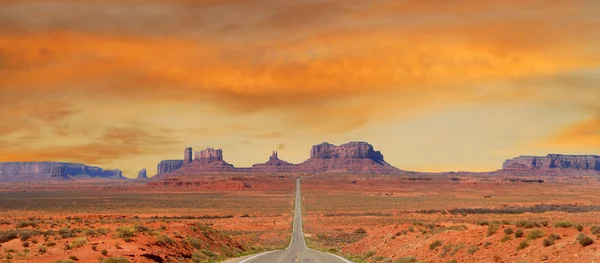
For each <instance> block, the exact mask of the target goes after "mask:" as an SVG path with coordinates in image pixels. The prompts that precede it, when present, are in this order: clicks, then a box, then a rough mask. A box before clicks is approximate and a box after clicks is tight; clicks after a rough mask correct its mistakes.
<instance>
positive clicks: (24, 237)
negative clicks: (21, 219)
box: [19, 231, 33, 242]
mask: <svg viewBox="0 0 600 263" xmlns="http://www.w3.org/2000/svg"><path fill="white" fill-rule="evenodd" d="M31 236H33V234H32V233H31V232H29V231H20V232H19V239H21V241H23V242H25V241H27V240H28V239H29V238H31Z"/></svg>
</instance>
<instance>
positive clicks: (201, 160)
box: [192, 148, 233, 167]
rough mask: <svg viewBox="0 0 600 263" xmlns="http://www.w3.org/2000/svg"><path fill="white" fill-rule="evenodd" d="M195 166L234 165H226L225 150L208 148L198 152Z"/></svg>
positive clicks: (195, 157)
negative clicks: (224, 159)
mask: <svg viewBox="0 0 600 263" xmlns="http://www.w3.org/2000/svg"><path fill="white" fill-rule="evenodd" d="M192 163H194V164H203V165H206V164H213V165H215V164H216V165H225V166H231V167H233V165H231V164H228V163H226V162H225V161H223V150H221V149H213V148H206V149H204V150H202V151H198V152H196V153H195V154H194V161H193V162H192Z"/></svg>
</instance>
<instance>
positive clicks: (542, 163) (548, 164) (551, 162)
mask: <svg viewBox="0 0 600 263" xmlns="http://www.w3.org/2000/svg"><path fill="white" fill-rule="evenodd" d="M554 168H559V169H578V170H593V171H600V156H597V155H561V154H548V155H546V156H520V157H516V158H513V159H510V160H506V161H505V162H504V164H503V165H502V169H503V170H519V169H554Z"/></svg>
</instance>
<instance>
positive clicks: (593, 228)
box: [592, 226, 600, 235]
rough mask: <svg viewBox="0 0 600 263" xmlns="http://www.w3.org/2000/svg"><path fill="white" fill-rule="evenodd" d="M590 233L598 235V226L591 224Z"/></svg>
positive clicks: (599, 228)
mask: <svg viewBox="0 0 600 263" xmlns="http://www.w3.org/2000/svg"><path fill="white" fill-rule="evenodd" d="M592 234H594V235H600V226H593V227H592Z"/></svg>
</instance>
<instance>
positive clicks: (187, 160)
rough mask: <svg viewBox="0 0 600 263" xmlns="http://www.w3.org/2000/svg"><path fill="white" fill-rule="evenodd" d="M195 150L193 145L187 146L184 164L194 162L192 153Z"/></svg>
mask: <svg viewBox="0 0 600 263" xmlns="http://www.w3.org/2000/svg"><path fill="white" fill-rule="evenodd" d="M193 152H194V151H193V150H192V148H191V147H188V148H185V152H184V153H183V164H189V163H191V162H192V153H193Z"/></svg>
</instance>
